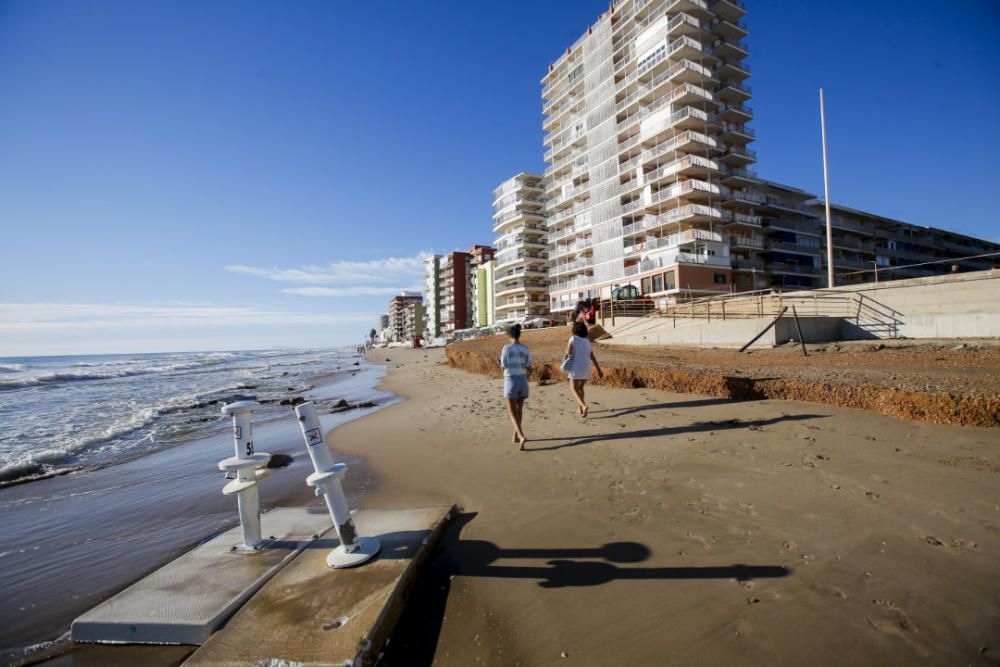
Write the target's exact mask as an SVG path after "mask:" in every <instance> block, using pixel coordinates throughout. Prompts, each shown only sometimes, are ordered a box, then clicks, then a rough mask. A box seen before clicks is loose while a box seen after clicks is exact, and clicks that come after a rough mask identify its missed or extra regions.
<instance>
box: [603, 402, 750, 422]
mask: <svg viewBox="0 0 1000 667" xmlns="http://www.w3.org/2000/svg"><path fill="white" fill-rule="evenodd" d="M744 402H745V401H742V400H739V399H736V398H699V399H695V400H691V401H673V402H671V403H650V404H648V405H635V406H633V407H630V408H606V409H604V410H591V411H590V415H592V416H593V415H601V416H600V417H594V419H613V418H615V417H624V416H625V415H631V414H635V413H637V412H643V411H645V410H667V409H670V408H701V407H705V406H708V405H725V404H727V403H744ZM605 412H606V413H608V414H602V413H605Z"/></svg>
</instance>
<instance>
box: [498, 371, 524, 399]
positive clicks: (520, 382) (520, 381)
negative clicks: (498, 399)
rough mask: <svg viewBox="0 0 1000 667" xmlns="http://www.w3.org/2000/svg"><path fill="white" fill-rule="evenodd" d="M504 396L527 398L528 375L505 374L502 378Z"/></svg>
mask: <svg viewBox="0 0 1000 667" xmlns="http://www.w3.org/2000/svg"><path fill="white" fill-rule="evenodd" d="M503 397H504V398H511V399H517V398H521V399H523V398H528V376H527V375H505V376H504V378H503Z"/></svg>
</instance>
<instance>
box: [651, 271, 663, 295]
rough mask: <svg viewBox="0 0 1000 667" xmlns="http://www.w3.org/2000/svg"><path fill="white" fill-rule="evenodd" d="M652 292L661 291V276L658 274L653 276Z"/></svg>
mask: <svg viewBox="0 0 1000 667" xmlns="http://www.w3.org/2000/svg"><path fill="white" fill-rule="evenodd" d="M653 291H654V292H662V291H663V274H661V273H658V274H656V275H655V276H653Z"/></svg>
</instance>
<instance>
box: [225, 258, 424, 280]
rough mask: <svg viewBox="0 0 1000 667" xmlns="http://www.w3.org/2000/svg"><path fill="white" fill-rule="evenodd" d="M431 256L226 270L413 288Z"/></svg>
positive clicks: (240, 266)
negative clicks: (411, 285)
mask: <svg viewBox="0 0 1000 667" xmlns="http://www.w3.org/2000/svg"><path fill="white" fill-rule="evenodd" d="M429 256H430V253H428V252H421V253H419V254H418V255H416V256H415V257H389V258H386V259H373V260H370V261H367V262H330V263H329V264H326V265H325V266H318V265H310V266H303V267H299V268H278V267H272V268H261V267H257V266H246V265H244V264H230V265H229V266H227V267H226V270H227V271H232V272H233V273H245V274H247V275H251V276H257V277H258V278H265V279H267V280H274V281H277V282H285V283H306V284H310V285H343V286H348V285H371V286H384V287H389V286H395V285H410V284H412V283H414V282H416V281H419V279H420V277H421V276H422V275H423V272H424V261H425V260H426V259H427V257H429ZM393 289H396V288H395V287H393Z"/></svg>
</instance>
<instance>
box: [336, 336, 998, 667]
mask: <svg viewBox="0 0 1000 667" xmlns="http://www.w3.org/2000/svg"><path fill="white" fill-rule="evenodd" d="M598 354H600V351H598ZM370 360H371V361H372V362H373V363H385V364H386V365H387V366H388V367H389V369H390V370H389V373H388V375H387V377H386V381H385V383H384V385H383V388H385V389H388V390H389V391H392V392H394V393H397V394H400V395H402V396H405V397H407V398H408V399H409V400H406V401H404V402H402V403H399V404H396V405H394V406H392V407H390V408H387V409H385V410H383V411H380V412H379V413H378V414H377V415H374V416H371V417H367V418H365V419H361V420H358V421H355V422H352V423H350V424H346V425H344V426H342V427H340V428H338V429H336V430H335V431H334V432H333V433H331V434H330V436H329V438H328V441H329V443H330V445H331V447H332V448H333V449H334V450H335V451H337V452H341V453H344V454H346V455H350V456H362V457H364V458H365V461H366V464H367V465H368V466H370V467H371V468H372V469H373V470H374V472H375V474H376V475H377V476H378V478H379V484H378V486H377V488H376V489H375V490H374V491H373V492H372V493H371V494H370V495H369V496H367V497H366V499H365V501H364V506H365V507H371V508H378V507H385V508H390V507H403V506H412V505H422V504H429V503H449V502H455V503H458V504H459V505H460V506H461V507H462V509H463V512H462V514H461V516H460V517H459V518H458V519H457V520H456V521H455V522H454V523H453V524H452V526H451V528H450V530H449V531H448V533H447V534H446V536H445V538H444V541H443V543H442V544H441V546H440V547H439V549H438V550H437V552H436V554H435V556H434V558H433V559H432V565H431V568H430V569H429V570H428V571H427V572H426V573H425V574H424V575H423V576H422V578H421V580H420V582H419V583H418V584H417V586H416V588H415V591H414V594H413V597H412V598H411V602H410V604H409V606H408V608H407V611H406V612H405V613H404V617H403V619H402V621H401V625H400V628H399V631H398V632H397V634H396V636H395V638H394V640H393V642H392V644H391V645H390V647H389V651H388V652H387V654H386V656H385V662H386V664H390V665H411V664H432V663H433V664H436V665H471V664H476V665H548V664H560V665H563V664H579V665H653V664H747V665H750V664H828V665H834V664H860V665H884V664H976V665H979V664H997V662H998V661H1000V639H998V638H1000V583H998V582H1000V579H998V577H997V575H998V574H1000V561H998V560H997V558H996V553H997V549H998V547H1000V477H998V473H1000V461H998V458H997V445H998V444H1000V437H998V436H1000V432H998V431H997V430H996V429H990V428H976V427H959V426H945V425H937V424H930V423H923V422H917V421H906V420H902V419H898V418H895V417H889V416H886V415H882V414H877V413H874V412H868V411H862V410H856V409H847V408H841V407H834V406H830V405H823V404H817V403H805V402H796V401H780V400H755V401H734V400H730V399H725V398H713V397H707V396H699V395H694V394H674V393H668V392H664V391H659V390H653V389H646V388H644V389H612V388H607V387H601V386H594V387H589V388H588V391H587V395H588V398H589V399H590V400H592V401H593V405H592V408H591V414H590V416H589V417H588V418H587V419H582V418H580V417H579V416H578V415H577V414H576V412H575V409H574V406H573V404H572V401H571V399H570V397H569V395H568V391H567V388H566V387H565V386H564V383H563V382H554V381H553V382H552V383H551V384H550V383H545V385H544V386H539V385H538V383H536V382H533V383H532V385H531V392H532V393H531V398H530V399H529V400H528V402H527V404H526V409H525V431H526V434H527V436H528V438H529V439H530V441H529V443H528V451H526V452H518V451H516V447H515V446H514V445H512V444H511V429H510V425H509V421H508V419H507V416H506V413H505V411H504V408H503V405H502V400H501V381H500V380H499V379H495V378H489V377H485V376H482V375H477V374H472V373H468V372H466V371H462V370H458V369H454V368H451V367H449V366H448V364H447V362H446V360H445V355H444V353H443V351H442V350H390V351H386V350H376V351H375V352H374V353H373V354H372V356H371V358H370Z"/></svg>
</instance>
